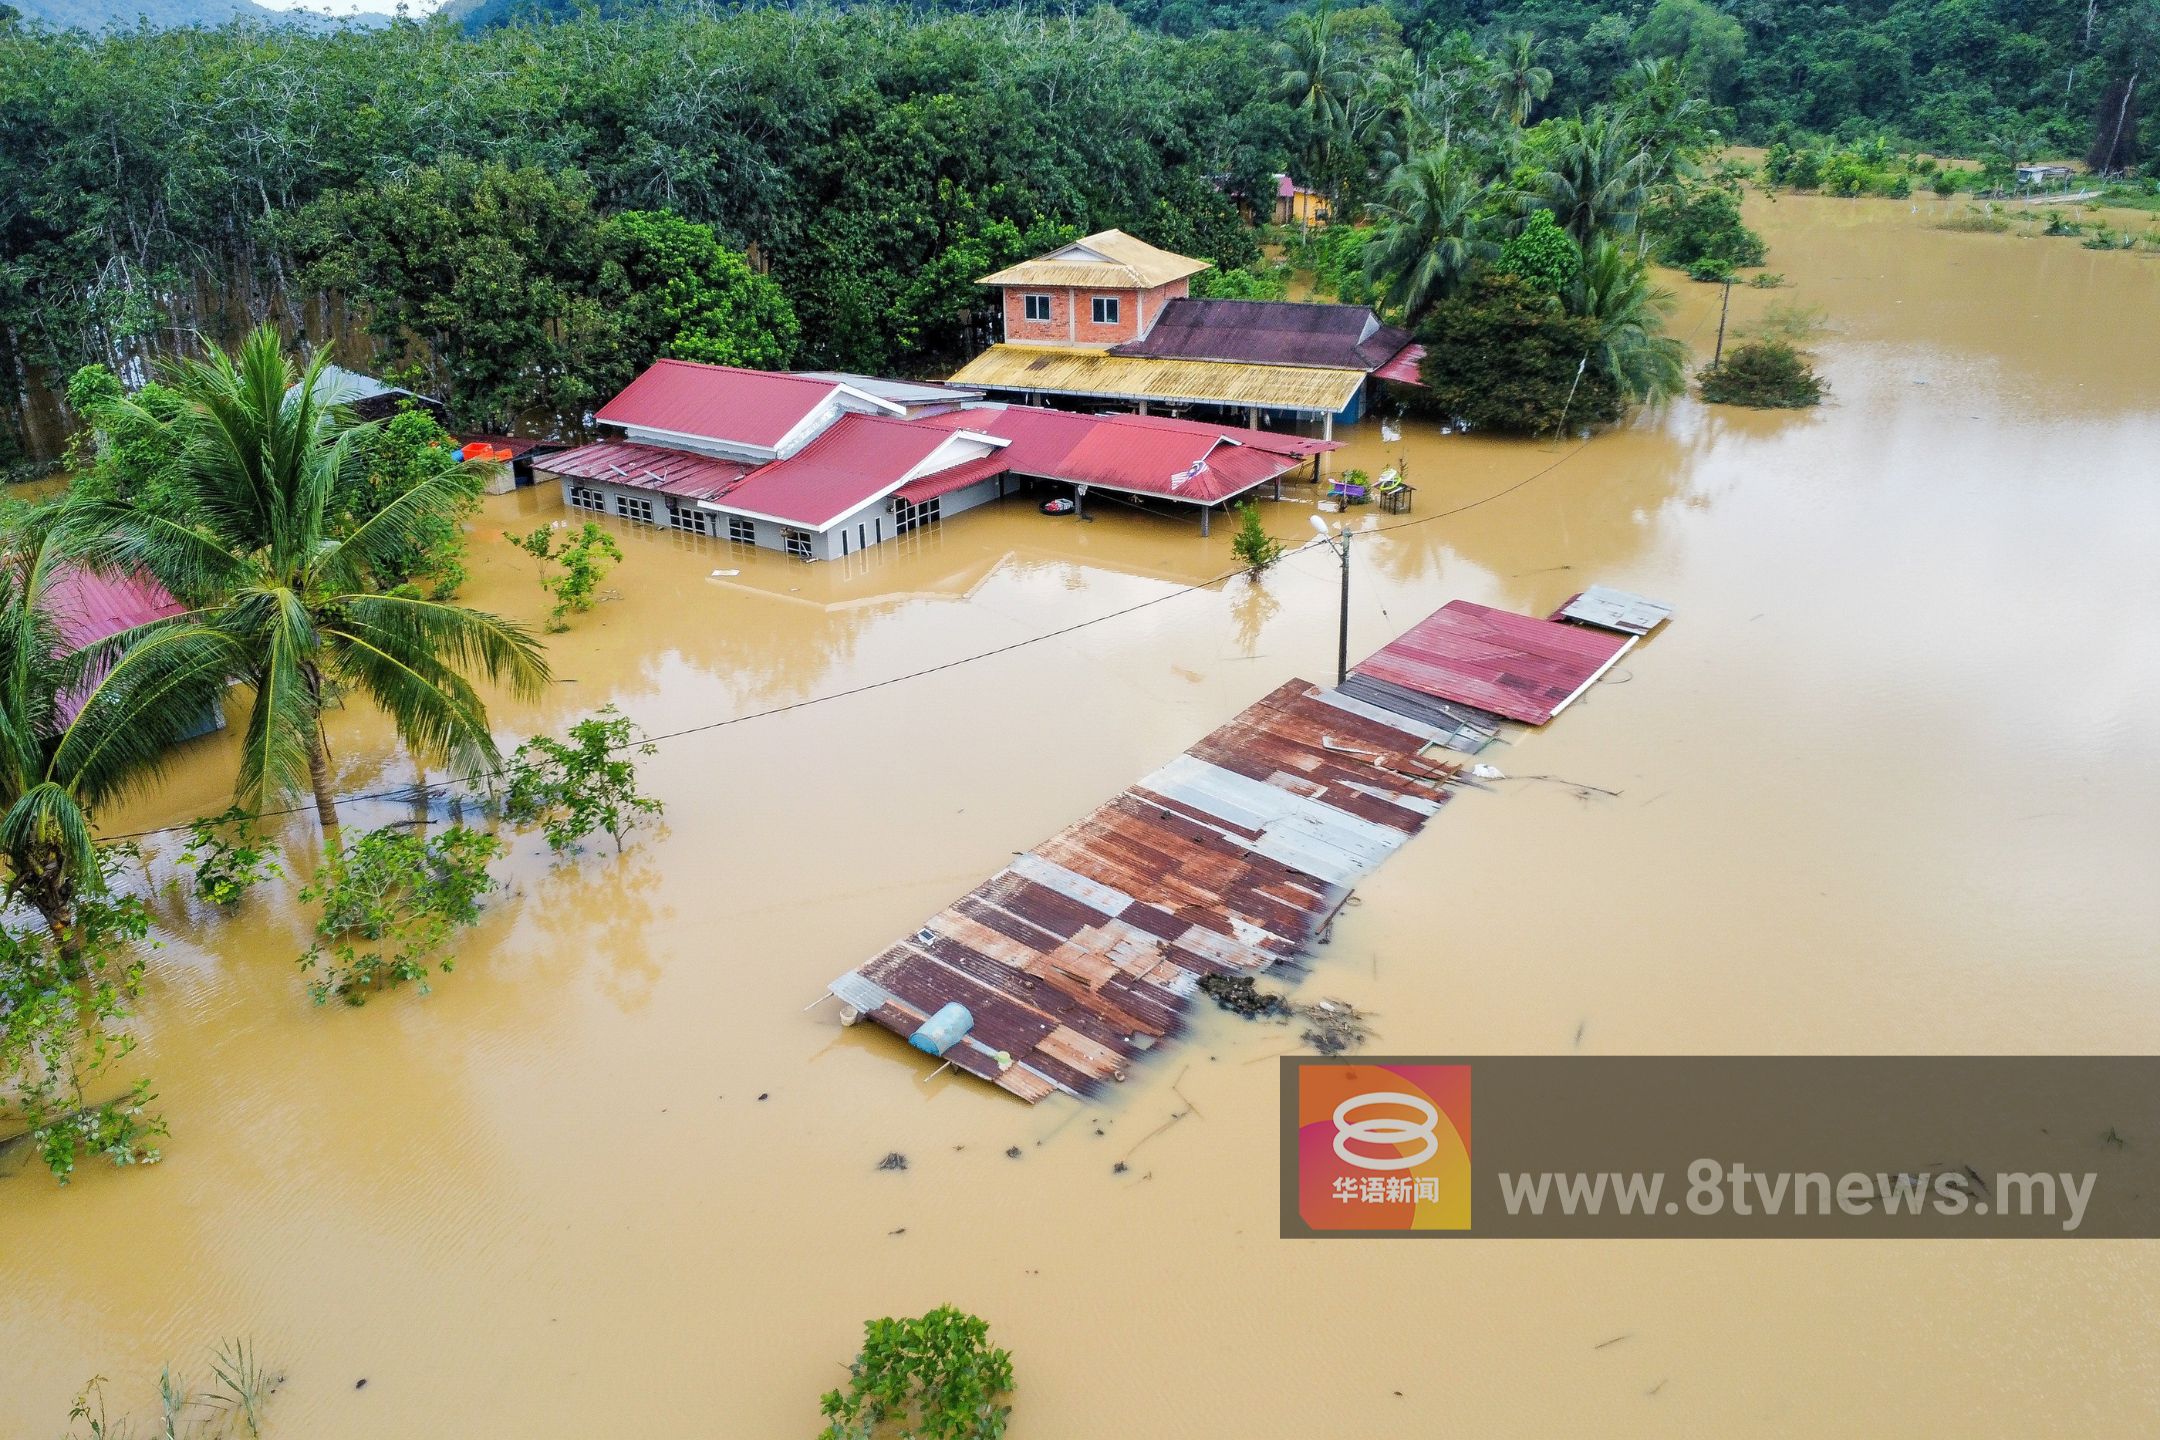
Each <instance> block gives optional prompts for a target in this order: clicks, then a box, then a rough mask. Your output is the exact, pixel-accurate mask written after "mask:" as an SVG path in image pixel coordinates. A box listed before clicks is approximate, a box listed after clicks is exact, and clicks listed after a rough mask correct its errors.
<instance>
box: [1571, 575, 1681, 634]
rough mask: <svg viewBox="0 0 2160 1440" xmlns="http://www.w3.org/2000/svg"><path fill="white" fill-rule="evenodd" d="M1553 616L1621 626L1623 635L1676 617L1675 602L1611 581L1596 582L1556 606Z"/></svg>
mask: <svg viewBox="0 0 2160 1440" xmlns="http://www.w3.org/2000/svg"><path fill="white" fill-rule="evenodd" d="M1552 618H1553V619H1555V620H1574V621H1577V622H1579V623H1581V624H1584V625H1595V626H1597V627H1598V628H1599V629H1600V630H1617V631H1619V632H1620V633H1621V634H1623V635H1647V634H1649V633H1650V632H1651V631H1652V630H1655V629H1657V627H1658V626H1660V625H1662V624H1664V623H1665V622H1666V621H1667V620H1670V619H1671V618H1672V606H1670V605H1663V604H1660V603H1658V602H1657V601H1655V600H1645V599H1644V598H1643V597H1642V596H1640V595H1631V594H1629V593H1628V592H1627V591H1625V590H1615V589H1613V588H1612V587H1611V586H1609V585H1592V586H1591V587H1590V588H1589V589H1587V590H1585V591H1583V592H1582V594H1580V595H1577V596H1576V597H1574V598H1573V599H1572V600H1569V601H1568V602H1567V604H1565V605H1562V606H1561V607H1560V608H1559V609H1558V610H1555V611H1554V612H1553V617H1552Z"/></svg>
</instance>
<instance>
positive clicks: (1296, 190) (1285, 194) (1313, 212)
mask: <svg viewBox="0 0 2160 1440" xmlns="http://www.w3.org/2000/svg"><path fill="white" fill-rule="evenodd" d="M1327 222H1328V203H1327V197H1326V196H1325V195H1322V194H1321V193H1320V192H1319V191H1317V190H1315V189H1313V188H1312V187H1310V186H1307V185H1300V184H1298V183H1297V181H1295V180H1293V179H1291V178H1290V177H1289V176H1288V175H1277V176H1276V177H1275V223H1276V224H1278V225H1325V224H1326V223H1327Z"/></svg>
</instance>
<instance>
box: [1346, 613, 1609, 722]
mask: <svg viewBox="0 0 2160 1440" xmlns="http://www.w3.org/2000/svg"><path fill="white" fill-rule="evenodd" d="M1633 643H1634V637H1632V636H1620V635H1613V634H1610V633H1606V632H1603V631H1599V630H1592V629H1587V628H1585V627H1583V626H1580V625H1563V624H1561V623H1560V622H1558V621H1555V620H1538V619H1534V618H1533V617H1531V616H1528V615H1516V614H1513V613H1511V612H1509V611H1506V610H1495V609H1493V608H1491V607H1490V606H1487V605H1476V604H1472V603H1471V602H1470V601H1468V600H1451V601H1449V602H1448V603H1447V604H1446V605H1443V606H1442V607H1441V608H1440V609H1438V610H1436V611H1434V612H1433V613H1432V614H1431V615H1429V616H1427V617H1426V618H1425V619H1423V620H1421V621H1419V622H1418V623H1417V624H1416V625H1414V626H1412V627H1411V628H1410V630H1409V631H1408V632H1407V633H1405V634H1404V635H1403V636H1402V638H1400V639H1398V640H1396V641H1395V642H1394V643H1393V644H1390V645H1387V646H1385V647H1383V648H1382V649H1381V650H1379V651H1378V652H1377V653H1375V654H1374V655H1373V656H1371V657H1370V658H1369V659H1367V660H1365V661H1364V662H1362V663H1361V664H1359V665H1358V666H1357V667H1356V668H1355V673H1357V674H1358V675H1361V676H1366V677H1368V678H1371V679H1374V680H1383V681H1386V682H1388V683H1389V684H1392V685H1400V686H1403V687H1404V688H1406V689H1410V690H1415V691H1417V692H1418V693H1419V694H1421V695H1431V696H1435V697H1437V698H1438V699H1441V700H1452V701H1455V702H1457V703H1460V704H1464V705H1475V706H1477V707H1479V708H1480V709H1485V710H1491V711H1494V712H1496V713H1498V714H1501V715H1505V716H1507V717H1508V718H1509V719H1511V720H1520V721H1522V722H1523V723H1524V724H1526V725H1542V724H1544V723H1545V722H1546V721H1548V720H1550V719H1552V717H1553V716H1555V715H1557V714H1559V713H1560V711H1562V710H1563V709H1565V708H1567V706H1568V705H1569V704H1570V703H1571V702H1572V701H1573V700H1574V699H1575V697H1576V696H1578V695H1580V694H1581V693H1582V692H1583V690H1584V689H1585V688H1586V687H1588V685H1589V684H1590V682H1591V681H1593V680H1595V679H1596V678H1597V677H1598V676H1599V675H1601V674H1603V673H1604V672H1605V670H1606V668H1607V667H1609V666H1610V665H1611V664H1612V663H1613V661H1614V660H1616V659H1618V658H1619V656H1620V655H1621V653H1622V652H1623V651H1625V650H1626V649H1627V647H1628V646H1629V645H1632V644H1633Z"/></svg>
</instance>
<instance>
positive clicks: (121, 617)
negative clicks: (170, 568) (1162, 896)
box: [43, 565, 187, 650]
mask: <svg viewBox="0 0 2160 1440" xmlns="http://www.w3.org/2000/svg"><path fill="white" fill-rule="evenodd" d="M43 598H44V609H45V613H46V614H48V615H50V616H52V620H53V625H54V627H55V628H56V629H58V630H59V632H60V641H61V643H62V644H64V645H66V646H67V647H68V648H69V649H70V650H80V649H82V648H83V647H84V646H86V645H95V644H96V643H97V642H98V641H100V640H103V639H106V638H108V637H109V636H113V635H117V634H119V633H120V632H121V631H123V630H132V629H134V628H135V627H136V626H138V625H148V624H149V623H150V622H151V621H153V620H167V619H170V618H171V617H173V616H175V615H178V614H180V613H181V612H182V611H184V610H186V609H187V606H185V605H183V604H181V603H180V602H179V601H178V600H175V599H174V598H173V597H172V592H170V591H168V590H167V589H166V588H165V587H164V586H163V585H160V584H158V582H157V581H155V580H153V579H151V578H150V577H149V576H147V575H139V574H131V575H100V574H97V573H95V572H93V571H90V570H83V569H78V568H77V567H75V566H72V565H62V566H59V567H57V568H55V569H54V570H53V572H52V574H51V576H50V577H49V578H48V579H47V580H46V582H45V590H44V597H43Z"/></svg>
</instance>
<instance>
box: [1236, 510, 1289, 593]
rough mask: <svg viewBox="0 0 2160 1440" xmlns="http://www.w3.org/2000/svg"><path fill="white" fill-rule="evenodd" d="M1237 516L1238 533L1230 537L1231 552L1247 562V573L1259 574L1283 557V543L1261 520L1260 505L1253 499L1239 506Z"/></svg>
mask: <svg viewBox="0 0 2160 1440" xmlns="http://www.w3.org/2000/svg"><path fill="white" fill-rule="evenodd" d="M1237 516H1238V527H1237V534H1235V535H1233V536H1232V537H1231V538H1230V553H1231V554H1233V555H1235V556H1237V558H1238V559H1239V560H1241V561H1243V562H1244V563H1245V569H1246V571H1247V573H1249V574H1253V575H1258V574H1259V573H1260V572H1261V571H1262V570H1265V569H1267V567H1268V566H1270V565H1272V564H1274V563H1275V562H1276V561H1277V560H1280V559H1281V558H1282V552H1283V543H1282V541H1280V540H1278V539H1276V538H1275V537H1274V536H1273V535H1270V534H1268V532H1267V526H1266V525H1265V524H1263V523H1261V520H1260V507H1259V506H1258V505H1255V504H1254V503H1253V502H1252V501H1250V500H1248V501H1246V502H1245V503H1244V504H1243V505H1240V506H1238V507H1237Z"/></svg>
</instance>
